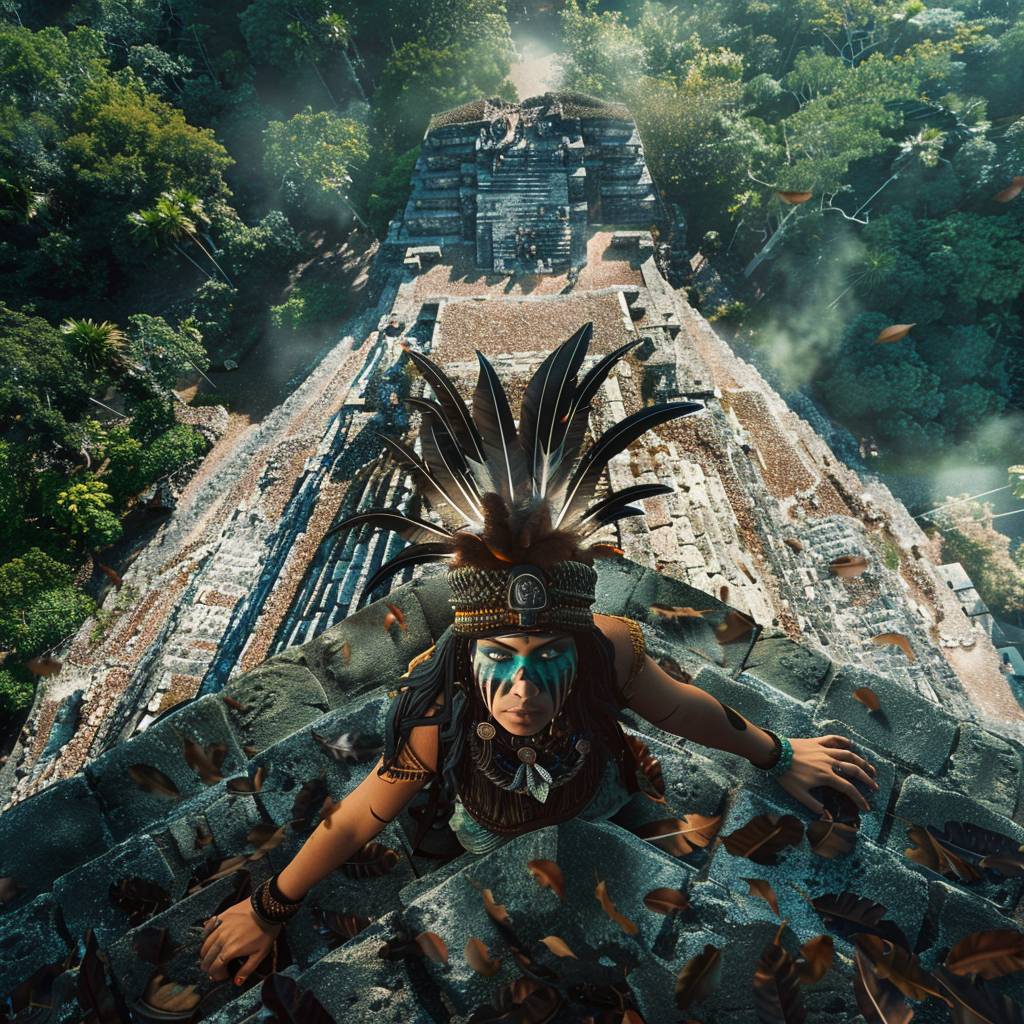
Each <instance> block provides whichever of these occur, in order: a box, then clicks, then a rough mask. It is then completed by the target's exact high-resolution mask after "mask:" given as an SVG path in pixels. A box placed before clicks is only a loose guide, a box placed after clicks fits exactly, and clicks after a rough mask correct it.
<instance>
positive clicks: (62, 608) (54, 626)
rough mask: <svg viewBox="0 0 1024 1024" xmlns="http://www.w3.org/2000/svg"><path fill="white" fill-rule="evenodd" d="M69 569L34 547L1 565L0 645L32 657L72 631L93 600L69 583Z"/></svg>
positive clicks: (70, 576)
mask: <svg viewBox="0 0 1024 1024" xmlns="http://www.w3.org/2000/svg"><path fill="white" fill-rule="evenodd" d="M73 578H74V573H73V571H72V570H71V569H70V568H69V567H68V566H67V565H64V564H63V563H62V562H58V561H57V560H56V559H54V558H51V557H50V556H49V555H47V554H46V553H45V552H43V551H40V550H39V549H38V548H31V549H30V550H29V551H27V552H25V554H24V555H22V556H21V557H19V558H13V559H11V560H10V561H9V562H6V563H4V564H3V565H0V649H3V650H6V651H12V652H14V653H15V654H16V655H17V656H18V658H19V659H22V660H24V659H27V658H32V657H35V656H36V655H37V654H41V653H43V651H46V650H49V649H50V648H52V647H54V646H56V645H57V644H58V643H60V642H61V641H62V640H64V639H65V638H66V637H68V636H69V635H71V634H72V633H73V632H74V631H75V630H76V629H77V628H78V627H79V626H80V625H81V624H82V623H83V622H84V621H85V620H86V619H87V618H88V617H89V616H90V615H91V614H92V613H93V611H94V610H95V607H96V603H95V602H94V601H93V600H92V598H90V597H89V596H88V595H86V594H81V593H79V592H78V591H76V590H75V588H74V586H73Z"/></svg>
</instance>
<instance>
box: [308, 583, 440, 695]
mask: <svg viewBox="0 0 1024 1024" xmlns="http://www.w3.org/2000/svg"><path fill="white" fill-rule="evenodd" d="M388 604H392V605H394V606H395V607H396V608H398V609H399V610H400V611H401V612H402V614H403V616H404V618H405V628H404V629H403V628H402V627H401V626H399V625H398V624H397V623H396V624H393V625H391V626H388V627H385V626H384V618H385V616H386V615H387V614H388V609H387V605H388ZM433 642H434V639H433V634H432V632H431V629H430V626H429V625H428V623H427V619H426V616H425V615H424V613H423V608H422V606H421V604H420V602H419V600H418V598H417V597H416V596H415V594H413V593H412V591H411V590H409V589H407V588H405V587H400V588H398V589H396V590H395V591H394V593H392V594H390V595H389V596H388V598H387V601H384V600H380V601H374V602H372V603H371V604H368V605H367V606H366V607H365V608H361V609H360V610H359V611H358V612H355V613H354V614H352V615H350V616H349V617H348V618H346V619H343V620H342V621H341V622H339V623H336V624H335V625H333V626H331V627H329V628H328V629H326V630H324V632H323V633H321V634H320V636H318V637H317V638H316V639H315V640H311V641H310V642H309V643H307V644H304V645H303V649H304V650H305V651H306V657H307V660H308V662H309V664H310V665H311V666H313V667H314V670H315V674H316V675H317V677H318V678H319V679H320V680H321V682H322V683H323V686H324V690H325V691H326V693H327V697H328V699H329V700H330V702H331V706H332V707H337V706H338V705H339V704H341V703H342V702H344V701H347V700H350V699H351V698H352V697H357V696H361V695H362V694H364V693H366V692H367V691H368V690H372V689H374V688H375V687H378V686H381V685H382V684H387V686H389V687H395V686H397V684H398V677H399V676H400V675H401V674H402V673H403V672H405V670H406V669H407V668H408V666H409V662H410V661H411V660H412V659H413V658H414V657H415V656H416V655H417V654H420V653H421V652H423V651H425V650H426V649H427V648H428V647H430V645H431V644H432V643H433ZM346 645H347V646H346Z"/></svg>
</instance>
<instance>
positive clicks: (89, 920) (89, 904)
mask: <svg viewBox="0 0 1024 1024" xmlns="http://www.w3.org/2000/svg"><path fill="white" fill-rule="evenodd" d="M130 879H141V880H142V881H144V882H151V883H153V884H154V885H157V886H159V887H160V889H162V890H163V892H164V893H165V894H166V895H167V898H168V900H170V901H171V902H173V901H174V900H175V899H177V898H178V896H179V895H180V892H179V890H180V888H181V887H182V885H183V883H184V881H185V879H184V878H182V877H180V876H178V875H176V873H175V871H174V869H173V867H172V865H170V864H168V863H167V861H166V860H165V858H164V857H163V855H162V854H161V852H160V850H159V848H158V847H157V844H156V843H155V842H154V841H153V839H152V838H151V837H150V836H147V835H140V836H132V837H131V839H127V840H125V841H124V842H123V843H121V844H120V845H119V846H116V847H115V848H114V849H112V850H109V851H107V852H106V853H104V854H102V855H101V856H99V857H96V858H95V859H93V860H91V861H89V862H88V863H87V864H82V865H81V866H79V867H77V868H75V870H73V871H69V872H68V873H67V874H66V875H64V876H63V877H62V878H59V879H58V880H57V881H56V882H55V883H54V886H53V895H54V898H55V899H56V900H57V902H58V903H59V904H60V907H61V910H62V911H63V914H64V920H65V922H66V923H67V927H68V931H69V932H70V933H71V936H72V937H73V938H75V939H81V938H82V937H83V935H84V934H85V930H86V929H87V928H105V929H110V930H115V931H117V932H123V931H125V930H126V929H127V928H128V926H129V925H128V921H129V915H128V914H127V913H126V912H125V911H124V910H122V909H120V908H118V907H116V906H115V905H114V903H113V901H112V900H111V891H112V890H113V889H115V888H116V887H117V886H118V885H119V884H120V883H121V882H125V881H128V880H130Z"/></svg>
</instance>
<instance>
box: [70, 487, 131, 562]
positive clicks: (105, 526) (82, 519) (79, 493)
mask: <svg viewBox="0 0 1024 1024" xmlns="http://www.w3.org/2000/svg"><path fill="white" fill-rule="evenodd" d="M113 503H114V498H113V495H111V493H110V489H109V488H108V487H107V485H106V484H105V483H104V482H103V481H102V480H96V479H92V480H84V481H82V482H81V483H74V484H71V486H70V487H67V488H65V489H64V490H62V491H61V492H60V493H59V494H58V495H57V499H56V502H55V505H54V509H53V517H54V519H55V521H56V522H57V525H58V526H59V527H60V528H61V529H63V530H64V531H66V532H67V533H68V534H69V535H70V536H72V537H75V538H77V539H79V540H81V542H82V544H83V545H84V546H85V547H86V548H89V549H90V550H92V549H98V548H104V547H109V546H110V545H111V544H113V543H114V541H115V540H117V538H118V537H120V536H121V532H122V531H121V523H120V521H119V520H118V518H117V516H116V515H115V514H114V513H113V512H111V511H110V506H111V505H112V504H113Z"/></svg>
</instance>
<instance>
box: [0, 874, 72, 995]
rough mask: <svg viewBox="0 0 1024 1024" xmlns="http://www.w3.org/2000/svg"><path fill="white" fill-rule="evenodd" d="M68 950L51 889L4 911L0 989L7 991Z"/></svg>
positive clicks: (0, 933)
mask: <svg viewBox="0 0 1024 1024" xmlns="http://www.w3.org/2000/svg"><path fill="white" fill-rule="evenodd" d="M68 950H69V947H68V945H67V943H66V942H65V941H64V938H63V937H62V934H61V925H60V911H59V908H58V906H57V903H56V901H55V900H54V898H53V894H52V893H48V892H44V893H42V894H41V895H39V896H37V897H36V898H35V899H34V900H32V901H31V902H30V903H26V904H24V905H23V906H21V907H19V908H18V909H17V910H9V911H7V912H6V913H5V914H4V915H3V916H0V993H5V994H6V993H8V992H10V990H11V989H12V988H15V987H16V986H17V985H19V984H21V982H22V981H24V980H25V979H26V978H27V977H28V976H29V975H30V974H32V972H33V971H37V970H38V969H39V968H40V967H43V966H45V965H46V964H51V963H55V962H56V961H58V960H62V959H63V958H64V957H65V956H67V954H68Z"/></svg>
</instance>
